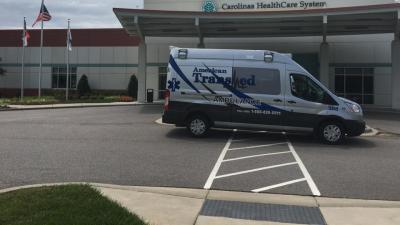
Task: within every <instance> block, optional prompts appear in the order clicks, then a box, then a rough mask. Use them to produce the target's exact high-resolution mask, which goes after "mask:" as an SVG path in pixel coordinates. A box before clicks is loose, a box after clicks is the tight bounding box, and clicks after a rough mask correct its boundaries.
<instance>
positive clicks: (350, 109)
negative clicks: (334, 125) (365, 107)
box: [346, 102, 361, 113]
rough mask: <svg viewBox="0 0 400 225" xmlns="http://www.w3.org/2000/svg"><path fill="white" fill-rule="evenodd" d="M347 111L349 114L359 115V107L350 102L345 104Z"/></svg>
mask: <svg viewBox="0 0 400 225" xmlns="http://www.w3.org/2000/svg"><path fill="white" fill-rule="evenodd" d="M346 105H347V111H348V112H351V113H361V107H360V106H358V105H356V104H354V103H350V102H346Z"/></svg>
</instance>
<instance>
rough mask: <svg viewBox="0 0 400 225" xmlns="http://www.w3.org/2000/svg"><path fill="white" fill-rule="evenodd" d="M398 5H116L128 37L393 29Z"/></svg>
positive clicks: (349, 32)
mask: <svg viewBox="0 0 400 225" xmlns="http://www.w3.org/2000/svg"><path fill="white" fill-rule="evenodd" d="M399 12H400V3H393V4H381V5H370V6H355V7H344V8H329V9H312V10H293V11H270V12H239V13H232V12H214V13H203V12H188V11H159V10H143V9H121V8H115V9H114V13H115V14H116V16H117V17H118V19H119V21H120V22H121V24H122V26H123V27H124V28H125V29H126V31H127V32H128V33H129V34H130V35H137V36H140V37H141V38H143V37H146V36H149V37H200V38H204V37H295V36H324V37H325V36H327V35H352V34H378V33H395V32H398V31H399V22H398V20H399Z"/></svg>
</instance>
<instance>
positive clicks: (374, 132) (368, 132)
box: [361, 126, 379, 137]
mask: <svg viewBox="0 0 400 225" xmlns="http://www.w3.org/2000/svg"><path fill="white" fill-rule="evenodd" d="M378 134H379V131H378V130H377V129H375V128H372V127H370V126H367V127H366V129H365V133H364V134H362V135H361V136H362V137H373V136H376V135H378Z"/></svg>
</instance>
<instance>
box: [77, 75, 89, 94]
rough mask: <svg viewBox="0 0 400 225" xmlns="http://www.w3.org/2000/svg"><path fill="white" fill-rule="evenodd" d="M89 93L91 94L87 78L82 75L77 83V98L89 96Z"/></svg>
mask: <svg viewBox="0 0 400 225" xmlns="http://www.w3.org/2000/svg"><path fill="white" fill-rule="evenodd" d="M90 92H91V90H90V86H89V80H88V77H87V76H86V75H85V74H83V75H82V76H81V78H80V79H79V82H78V94H79V97H81V96H84V95H87V94H90Z"/></svg>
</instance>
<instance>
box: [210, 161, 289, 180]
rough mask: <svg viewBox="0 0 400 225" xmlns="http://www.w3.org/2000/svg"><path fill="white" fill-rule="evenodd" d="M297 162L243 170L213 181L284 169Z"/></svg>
mask: <svg viewBox="0 0 400 225" xmlns="http://www.w3.org/2000/svg"><path fill="white" fill-rule="evenodd" d="M295 164H297V162H291V163H285V164H279V165H273V166H267V167H261V168H257V169H252V170H244V171H240V172H236V173H229V174H224V175H220V176H216V177H215V179H220V178H225V177H232V176H237V175H242V174H246V173H254V172H258V171H262V170H269V169H274V168H279V167H284V166H291V165H295Z"/></svg>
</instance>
